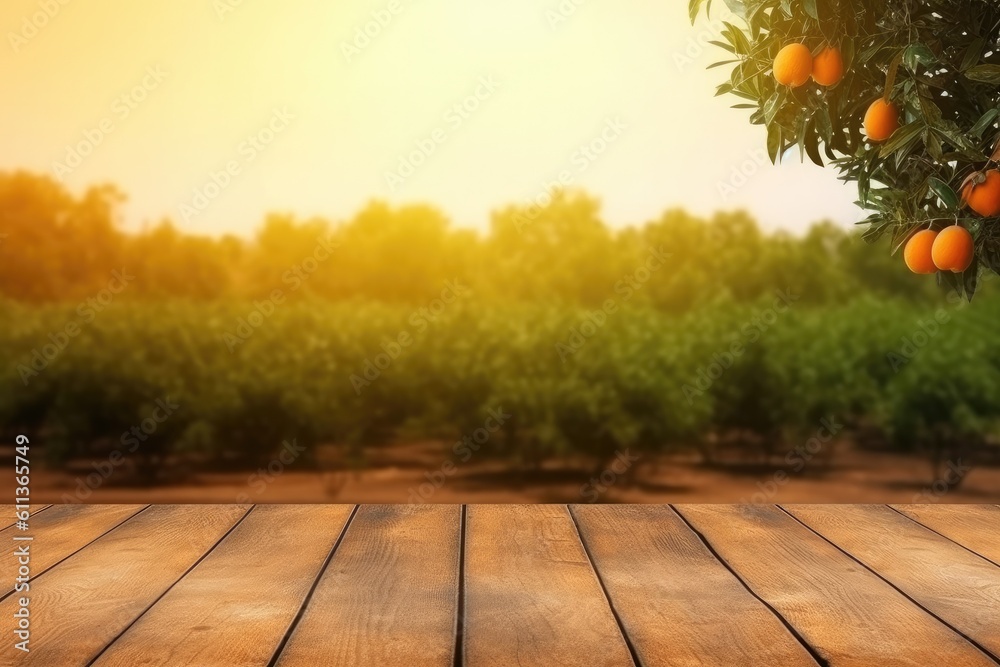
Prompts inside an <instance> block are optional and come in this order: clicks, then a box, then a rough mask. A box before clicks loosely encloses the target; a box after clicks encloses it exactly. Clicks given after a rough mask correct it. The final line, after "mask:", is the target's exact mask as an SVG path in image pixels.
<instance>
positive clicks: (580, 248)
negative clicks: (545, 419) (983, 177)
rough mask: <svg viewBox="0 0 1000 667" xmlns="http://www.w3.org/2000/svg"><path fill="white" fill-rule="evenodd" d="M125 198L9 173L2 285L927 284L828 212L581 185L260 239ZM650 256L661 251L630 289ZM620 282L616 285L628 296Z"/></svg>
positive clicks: (238, 292) (559, 298) (728, 289)
mask: <svg viewBox="0 0 1000 667" xmlns="http://www.w3.org/2000/svg"><path fill="white" fill-rule="evenodd" d="M117 197H120V195H118V194H117V193H116V192H115V191H114V190H112V189H108V188H106V189H103V190H101V189H97V190H93V191H92V192H91V193H89V194H87V195H85V196H84V197H82V198H79V199H75V198H74V197H73V196H72V195H71V194H70V193H68V192H67V191H66V190H65V189H63V188H62V187H61V186H59V185H58V184H57V183H55V182H53V181H52V180H51V179H48V178H46V177H34V176H30V175H27V174H20V173H19V174H4V173H3V172H0V295H3V296H5V297H7V298H10V299H13V300H16V301H19V302H24V303H51V302H60V301H61V302H68V303H73V302H76V303H79V302H80V301H81V300H84V299H87V298H89V297H94V296H95V295H97V294H99V293H100V292H101V291H102V290H105V289H106V288H107V287H108V282H109V280H110V278H111V275H112V272H113V271H122V270H124V271H125V273H126V274H128V275H129V276H132V279H131V280H130V281H129V283H128V285H127V287H126V289H125V290H124V291H122V292H121V293H120V294H118V295H116V296H115V299H116V300H126V301H132V300H147V301H148V300H161V299H171V298H178V299H190V300H195V301H199V302H211V301H216V300H229V299H234V298H235V299H265V298H269V297H270V296H271V295H272V294H273V293H274V292H275V290H280V291H281V292H282V293H283V294H284V295H285V296H287V297H288V298H290V299H292V298H294V299H299V298H311V297H315V298H321V299H324V300H328V301H337V302H343V301H352V300H364V301H369V302H380V303H394V304H405V305H413V306H419V305H422V304H425V303H427V302H429V301H431V300H432V299H434V298H436V297H437V296H439V295H440V293H441V291H442V289H444V287H445V285H446V283H447V282H448V281H458V282H459V283H460V284H461V285H464V286H468V287H469V288H470V289H472V290H474V291H475V292H476V293H477V294H480V295H481V296H482V297H483V298H486V299H489V300H490V301H491V302H504V303H536V304H537V303H547V304H553V305H555V304H562V305H579V306H586V307H597V306H600V305H601V303H602V302H603V301H604V300H606V299H607V298H609V297H622V298H624V293H626V292H628V293H629V297H628V300H629V301H630V302H632V303H643V304H647V305H650V306H652V307H653V308H655V309H657V310H660V311H663V312H672V313H683V312H687V311H690V310H691V309H693V308H695V307H698V306H699V305H700V304H704V303H711V302H714V301H717V300H719V299H732V300H734V301H736V302H738V303H748V302H751V301H753V300H754V299H757V298H759V297H761V296H762V295H766V294H768V293H769V292H771V291H772V290H774V289H778V288H781V289H784V288H787V287H790V286H792V287H794V288H795V289H796V290H797V291H798V292H801V293H802V296H803V299H804V301H805V302H809V303H839V302H843V301H845V300H848V299H851V298H853V297H854V296H855V295H857V294H858V293H860V292H873V291H874V292H877V293H880V294H885V295H893V296H905V297H907V298H912V299H924V298H927V297H928V296H930V295H931V294H932V292H931V291H929V289H928V288H929V287H932V286H928V284H927V282H926V281H924V282H919V281H914V280H912V279H911V278H912V277H911V276H909V275H907V272H906V269H905V267H903V266H902V263H901V262H897V261H894V260H892V258H890V257H888V256H885V257H882V256H875V257H873V256H872V255H871V254H865V253H860V252H858V250H857V246H858V245H861V244H859V243H857V236H856V235H852V234H849V233H846V232H845V231H844V230H842V229H839V228H837V227H835V226H833V225H831V224H829V223H827V224H819V225H816V226H815V227H814V228H813V229H811V230H810V231H809V232H808V234H807V235H806V236H804V237H802V238H800V237H795V236H791V235H789V234H787V233H775V234H766V233H764V232H763V231H762V230H761V229H760V227H759V226H758V225H757V223H756V222H755V221H754V220H753V219H752V218H750V217H749V216H748V215H747V214H745V213H742V212H733V213H720V214H717V215H715V216H713V217H711V218H709V219H704V218H698V217H695V216H692V215H689V214H687V213H685V212H684V211H680V210H672V211H667V212H665V213H663V214H662V215H661V216H660V217H658V218H657V219H655V220H651V221H648V222H645V223H644V224H641V225H635V226H629V227H624V228H621V229H612V228H611V227H610V226H609V225H608V224H607V223H606V222H605V221H604V220H603V219H602V217H601V212H600V204H599V202H598V201H597V200H596V199H594V198H593V197H590V196H588V195H587V194H586V193H582V192H577V191H572V192H558V193H556V194H555V195H554V196H553V197H552V200H551V201H550V202H548V203H547V204H546V205H545V206H541V207H539V206H532V205H514V206H509V207H506V208H503V209H501V210H498V211H496V212H495V213H494V215H493V217H492V220H491V226H490V230H489V232H488V233H487V234H479V233H476V232H473V231H471V230H468V229H454V228H452V227H451V225H450V223H449V221H448V220H447V219H446V218H445V217H444V216H443V215H442V214H441V213H440V212H438V211H436V210H435V209H433V208H431V207H428V206H422V205H413V206H401V207H390V206H388V205H386V204H384V203H379V202H372V203H370V204H368V205H367V206H365V207H364V208H363V209H362V210H361V211H360V212H359V213H357V214H356V215H354V216H353V217H351V218H350V219H348V220H344V221H341V222H339V223H336V224H335V223H333V222H331V221H328V220H324V219H320V218H310V219H305V220H302V219H298V218H295V217H294V216H291V215H271V216H268V217H267V218H266V219H265V220H264V222H263V225H262V226H261V228H260V229H259V230H258V231H257V233H256V235H255V236H254V237H253V238H251V239H241V238H237V237H233V236H225V237H221V238H209V237H202V236H197V235H193V234H190V233H186V232H182V231H181V230H179V229H178V228H177V227H175V226H173V225H172V224H171V223H170V222H169V221H165V222H162V223H160V224H157V225H155V226H152V227H149V228H145V229H143V230H141V231H139V232H137V233H126V232H123V231H121V230H119V229H117V228H116V226H115V220H116V219H117V218H118V217H119V214H118V209H117V208H116V206H117V205H116V202H117V201H118V199H117ZM653 253H659V254H660V256H662V257H663V258H665V260H666V261H665V262H662V264H663V268H662V270H657V271H655V272H653V273H652V274H651V275H649V276H648V280H645V281H644V282H642V284H641V286H640V287H639V288H633V287H628V286H627V285H626V283H627V282H628V281H629V280H632V281H633V282H634V274H635V272H636V271H637V270H638V269H640V268H641V267H643V266H644V265H645V264H646V262H647V261H648V260H649V259H650V258H651V256H652V254H653ZM619 292H620V293H619Z"/></svg>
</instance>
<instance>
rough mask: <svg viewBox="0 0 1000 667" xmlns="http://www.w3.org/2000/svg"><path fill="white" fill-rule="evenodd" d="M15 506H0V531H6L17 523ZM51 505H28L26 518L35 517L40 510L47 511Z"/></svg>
mask: <svg viewBox="0 0 1000 667" xmlns="http://www.w3.org/2000/svg"><path fill="white" fill-rule="evenodd" d="M16 507H17V505H0V530H6V529H8V528H10V527H11V526H13V525H14V524H15V523H16V522H17V517H16V516H15V514H14V513H15V512H16V511H17V510H16ZM50 507H52V505H30V506H29V507H28V516H35V515H36V514H38V513H39V512H41V511H42V510H45V509H48V508H50Z"/></svg>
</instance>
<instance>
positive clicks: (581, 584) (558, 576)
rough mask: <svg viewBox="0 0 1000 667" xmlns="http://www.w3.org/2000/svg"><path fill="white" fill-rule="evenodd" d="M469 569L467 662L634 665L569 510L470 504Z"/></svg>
mask: <svg viewBox="0 0 1000 667" xmlns="http://www.w3.org/2000/svg"><path fill="white" fill-rule="evenodd" d="M465 564H466V568H465V605H466V606H465V663H464V664H466V665H469V666H470V667H507V666H508V665H518V666H519V667H535V666H537V667H550V666H552V665H560V666H563V667H569V666H575V665H579V666H581V667H584V666H586V667H620V666H622V665H632V664H633V662H632V657H631V654H630V653H629V650H628V647H627V645H626V644H625V640H624V638H623V637H622V634H621V631H620V629H619V628H618V624H617V622H616V621H615V618H614V615H613V613H612V611H611V607H610V605H609V604H608V601H607V599H606V598H605V596H604V592H603V591H602V590H601V586H600V583H599V581H598V579H597V575H596V574H595V572H594V570H593V567H592V566H591V564H590V560H589V558H588V557H587V554H586V552H585V551H584V548H583V544H582V543H581V542H580V538H579V535H578V534H577V531H576V527H575V526H574V524H573V521H572V519H571V517H570V515H569V510H568V508H567V507H566V506H564V505H502V506H501V505H473V506H470V507H469V508H468V519H467V524H466V554H465Z"/></svg>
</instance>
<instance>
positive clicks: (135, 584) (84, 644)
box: [0, 505, 248, 667]
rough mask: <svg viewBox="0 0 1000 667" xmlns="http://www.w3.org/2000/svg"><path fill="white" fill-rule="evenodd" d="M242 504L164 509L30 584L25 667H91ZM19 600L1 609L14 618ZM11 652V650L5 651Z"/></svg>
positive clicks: (230, 522)
mask: <svg viewBox="0 0 1000 667" xmlns="http://www.w3.org/2000/svg"><path fill="white" fill-rule="evenodd" d="M247 509H248V507H247V506H238V505H159V506H154V507H150V508H149V509H147V510H145V511H144V512H142V513H140V514H138V515H137V516H135V517H134V518H133V519H131V520H129V521H128V522H127V523H126V524H125V525H123V526H121V527H120V528H119V529H117V530H114V531H112V532H110V533H109V534H107V535H105V536H104V537H102V538H101V539H100V540H97V541H96V542H95V543H93V544H91V545H90V546H88V547H87V548H86V549H84V550H82V551H80V552H79V553H77V554H75V555H73V556H71V557H70V558H68V559H67V560H65V561H64V562H62V563H60V564H59V565H58V566H56V567H55V568H53V569H52V570H51V571H49V572H48V573H46V575H45V576H44V577H42V578H40V579H39V580H38V581H36V582H32V584H31V590H30V592H29V597H30V598H31V623H32V635H31V652H30V653H22V654H20V655H18V656H17V664H18V665H23V666H26V667H34V666H36V665H37V666H39V667H54V666H57V665H58V667H74V666H76V665H85V664H86V663H87V662H88V661H89V660H91V659H92V658H93V657H94V656H95V655H96V654H97V653H98V652H99V651H100V650H101V649H102V648H104V646H105V645H106V644H107V643H108V642H109V641H111V640H112V639H113V638H114V637H115V636H117V634H118V633H120V632H121V631H122V630H123V629H124V628H125V627H127V626H128V624H129V623H131V622H132V621H133V620H134V619H135V618H137V617H138V616H139V615H140V614H141V613H142V611H143V610H144V609H146V607H148V606H149V605H150V604H152V603H153V602H154V601H155V600H156V598H157V597H159V596H160V595H162V594H163V593H164V592H165V591H166V590H167V589H168V588H169V587H170V586H171V585H172V584H174V582H176V581H177V580H178V579H179V578H180V577H181V576H182V575H183V574H184V573H185V571H187V569H188V568H190V567H191V566H192V565H193V564H194V563H195V562H196V561H197V560H198V558H200V557H201V556H203V555H204V554H205V553H206V552H207V551H208V550H209V549H211V548H212V546H213V545H214V544H215V543H216V542H217V541H218V540H219V538H221V537H222V536H223V535H224V534H225V533H226V531H227V530H229V529H230V528H231V527H232V526H233V525H234V524H235V523H236V522H237V521H238V520H239V519H240V518H241V517H242V516H243V515H244V514H245V513H246V511H247ZM19 597H20V594H14V595H12V596H10V597H8V598H7V599H5V600H4V601H3V602H0V618H6V619H9V618H12V614H13V613H14V610H15V605H16V603H17V600H18V598H19ZM3 648H4V650H9V649H8V647H6V646H5V647H3Z"/></svg>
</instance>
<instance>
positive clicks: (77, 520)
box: [0, 505, 146, 599]
mask: <svg viewBox="0 0 1000 667" xmlns="http://www.w3.org/2000/svg"><path fill="white" fill-rule="evenodd" d="M145 507H146V505H55V506H53V507H51V508H50V509H49V510H48V511H46V512H42V513H41V514H39V515H38V516H37V517H35V518H33V519H32V520H31V529H30V530H28V531H27V532H22V531H19V530H17V529H16V528H13V527H11V528H7V529H6V530H3V531H0V562H2V563H10V562H12V561H13V558H14V551H15V550H16V549H17V548H18V547H19V546H21V545H23V544H24V543H23V542H15V541H14V540H13V537H14V536H15V535H30V536H32V537H33V538H34V539H33V540H32V541H31V542H30V545H31V576H32V577H38V576H40V575H41V574H43V573H44V572H47V571H48V570H49V568H51V567H52V566H54V565H55V564H56V563H58V562H59V561H61V560H63V559H64V558H66V557H68V556H71V555H72V554H74V553H76V552H77V551H79V550H80V549H82V548H84V547H86V546H87V545H88V544H90V543H91V542H93V541H94V540H96V539H98V538H99V537H100V536H101V535H103V534H104V533H106V532H108V531H109V530H113V529H114V528H115V527H116V526H118V525H120V524H122V523H123V522H125V521H128V520H129V518H131V517H132V516H134V515H135V514H137V513H138V512H140V511H142V509H143V508H145ZM14 577H15V571H14V568H4V569H3V572H2V573H0V599H3V598H4V597H6V596H7V595H9V594H11V593H13V591H14Z"/></svg>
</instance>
